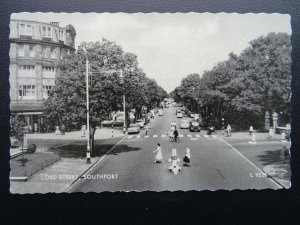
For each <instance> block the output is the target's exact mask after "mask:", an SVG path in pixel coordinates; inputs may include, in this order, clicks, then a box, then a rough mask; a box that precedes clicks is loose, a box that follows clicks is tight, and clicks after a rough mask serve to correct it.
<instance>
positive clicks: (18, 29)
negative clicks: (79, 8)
mask: <svg viewBox="0 0 300 225" xmlns="http://www.w3.org/2000/svg"><path fill="white" fill-rule="evenodd" d="M75 36H76V31H75V29H74V27H73V26H72V25H67V26H66V27H60V26H59V23H58V22H50V23H42V22H37V21H27V20H14V19H13V20H11V22H10V36H9V40H10V52H9V54H10V68H9V70H10V99H11V105H10V108H11V114H12V115H15V114H18V115H19V116H20V117H21V118H22V119H23V120H24V122H25V123H26V125H27V126H28V127H31V128H32V129H33V130H34V131H36V132H39V131H41V128H44V125H45V119H44V118H43V102H44V101H45V100H46V99H47V98H48V93H49V91H50V90H51V89H53V87H54V86H55V77H56V76H57V75H58V74H59V72H60V69H59V63H60V61H61V60H62V59H63V58H64V56H65V55H66V54H71V53H72V52H74V51H75Z"/></svg>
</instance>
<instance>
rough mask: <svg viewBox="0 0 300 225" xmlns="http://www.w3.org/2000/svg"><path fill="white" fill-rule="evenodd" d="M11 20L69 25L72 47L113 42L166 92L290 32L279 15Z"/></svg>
mask: <svg viewBox="0 0 300 225" xmlns="http://www.w3.org/2000/svg"><path fill="white" fill-rule="evenodd" d="M12 18H14V19H26V20H35V21H42V22H47V23H49V22H52V21H53V22H59V23H60V26H65V25H67V24H72V25H73V26H74V27H75V29H76V32H77V35H76V39H75V43H76V48H77V46H78V45H79V44H80V43H81V42H82V41H98V40H102V38H106V39H108V40H110V41H115V42H116V43H117V44H119V45H121V46H122V47H123V49H124V51H127V52H132V53H135V54H136V55H137V56H138V61H139V65H140V67H141V68H143V70H144V71H145V72H146V74H147V76H148V77H150V78H154V79H155V80H156V81H157V82H158V84H159V85H160V86H162V87H163V88H164V89H165V90H166V91H167V92H170V91H172V90H173V89H174V88H175V87H176V86H179V85H180V81H181V80H182V78H184V77H186V76H187V75H188V74H191V73H199V74H200V75H201V74H202V73H203V71H205V70H210V69H211V68H212V67H213V65H215V64H216V63H218V62H220V61H224V60H226V59H227V58H228V54H229V53H230V52H234V53H235V54H240V52H241V51H242V50H243V49H245V48H246V47H247V46H248V45H249V44H248V43H249V41H251V40H253V39H255V38H257V37H259V36H261V35H266V34H268V33H269V32H287V33H289V34H291V32H292V31H291V25H290V16H289V15H282V14H236V13H235V14H226V13H219V14H209V13H201V14H198V13H188V14H181V13H175V14H169V13H165V14H159V13H151V14H143V13H137V14H125V13H101V14H96V13H89V14H81V13H73V14H68V13H34V14H33V13H18V14H13V15H12Z"/></svg>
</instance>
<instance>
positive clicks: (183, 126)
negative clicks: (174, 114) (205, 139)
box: [180, 120, 190, 129]
mask: <svg viewBox="0 0 300 225" xmlns="http://www.w3.org/2000/svg"><path fill="white" fill-rule="evenodd" d="M189 127H190V125H189V121H187V120H181V123H180V129H188V128H189Z"/></svg>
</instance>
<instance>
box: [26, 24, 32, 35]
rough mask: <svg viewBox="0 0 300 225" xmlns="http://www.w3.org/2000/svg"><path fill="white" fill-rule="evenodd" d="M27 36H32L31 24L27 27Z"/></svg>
mask: <svg viewBox="0 0 300 225" xmlns="http://www.w3.org/2000/svg"><path fill="white" fill-rule="evenodd" d="M26 35H27V36H32V26H31V24H27V26H26Z"/></svg>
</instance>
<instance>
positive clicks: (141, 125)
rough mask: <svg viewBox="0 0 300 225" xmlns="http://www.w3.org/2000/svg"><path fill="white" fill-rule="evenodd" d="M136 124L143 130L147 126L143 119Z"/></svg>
mask: <svg viewBox="0 0 300 225" xmlns="http://www.w3.org/2000/svg"><path fill="white" fill-rule="evenodd" d="M136 123H137V124H139V125H140V127H141V128H143V127H144V125H145V120H143V119H138V120H136Z"/></svg>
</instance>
